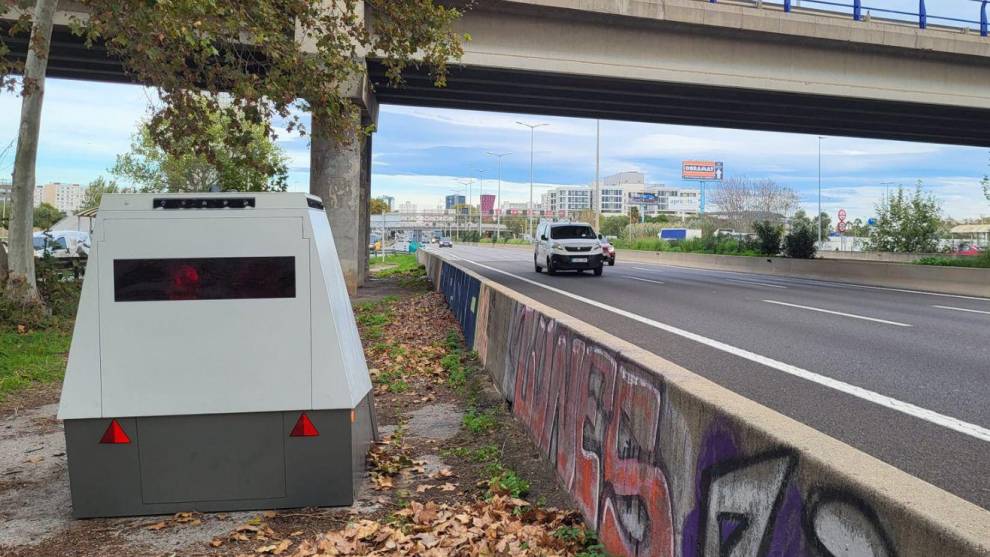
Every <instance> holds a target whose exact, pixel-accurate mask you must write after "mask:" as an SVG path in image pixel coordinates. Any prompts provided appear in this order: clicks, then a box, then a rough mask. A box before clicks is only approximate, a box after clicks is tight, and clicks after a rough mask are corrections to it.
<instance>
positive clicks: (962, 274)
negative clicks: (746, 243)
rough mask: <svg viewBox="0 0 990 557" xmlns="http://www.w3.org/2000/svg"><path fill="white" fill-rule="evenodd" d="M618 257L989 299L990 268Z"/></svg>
mask: <svg viewBox="0 0 990 557" xmlns="http://www.w3.org/2000/svg"><path fill="white" fill-rule="evenodd" d="M617 259H618V260H619V261H629V262H632V261H639V262H643V263H662V264H664V265H676V266H680V267H692V268H695V269H712V270H721V271H736V272H740V273H757V274H762V275H777V276H784V277H795V278H808V279H816V280H828V281H834V282H845V283H850V284H862V285H867V286H883V287H886V288H903V289H907V290H923V291H926V292H939V293H944V294H957V295H962V296H980V297H990V269H974V268H968V267H937V266H931V265H912V264H910V263H888V262H884V261H854V260H846V259H788V258H785V257H740V256H737V255H708V254H702V253H672V252H648V251H634V250H619V253H618V257H617Z"/></svg>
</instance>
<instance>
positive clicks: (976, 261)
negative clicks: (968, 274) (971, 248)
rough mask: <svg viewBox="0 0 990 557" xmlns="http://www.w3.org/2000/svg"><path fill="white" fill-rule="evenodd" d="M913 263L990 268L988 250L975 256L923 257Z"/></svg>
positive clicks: (989, 253)
mask: <svg viewBox="0 0 990 557" xmlns="http://www.w3.org/2000/svg"><path fill="white" fill-rule="evenodd" d="M914 263H915V264H916V265H935V266H939V267H972V268H977V269H990V252H984V253H983V254H981V255H978V256H976V257H924V258H922V259H919V260H917V261H915V262H914Z"/></svg>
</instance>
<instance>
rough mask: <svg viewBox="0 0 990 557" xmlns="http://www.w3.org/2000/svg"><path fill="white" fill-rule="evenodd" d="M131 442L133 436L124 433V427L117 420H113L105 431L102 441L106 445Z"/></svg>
mask: <svg viewBox="0 0 990 557" xmlns="http://www.w3.org/2000/svg"><path fill="white" fill-rule="evenodd" d="M130 442H131V438H130V437H128V436H127V434H126V433H124V428H122V427H120V424H119V423H117V420H116V419H114V420H111V421H110V425H109V426H107V430H106V431H105V432H103V437H101V438H100V443H103V444H105V445H126V444H128V443H130Z"/></svg>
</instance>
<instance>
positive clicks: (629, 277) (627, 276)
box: [619, 275, 663, 284]
mask: <svg viewBox="0 0 990 557" xmlns="http://www.w3.org/2000/svg"><path fill="white" fill-rule="evenodd" d="M619 276H620V277H622V278H627V279H633V280H638V281H640V282H652V283H653V284H663V283H662V282H660V281H659V280H650V279H645V278H639V277H634V276H632V275H619Z"/></svg>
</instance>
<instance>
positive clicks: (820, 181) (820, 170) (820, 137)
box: [818, 135, 824, 247]
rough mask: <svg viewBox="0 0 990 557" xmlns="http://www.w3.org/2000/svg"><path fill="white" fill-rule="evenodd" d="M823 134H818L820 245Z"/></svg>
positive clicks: (819, 231) (819, 239) (820, 230)
mask: <svg viewBox="0 0 990 557" xmlns="http://www.w3.org/2000/svg"><path fill="white" fill-rule="evenodd" d="M822 139H824V138H823V137H822V136H820V135H819V136H818V246H819V247H821V245H822Z"/></svg>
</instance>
